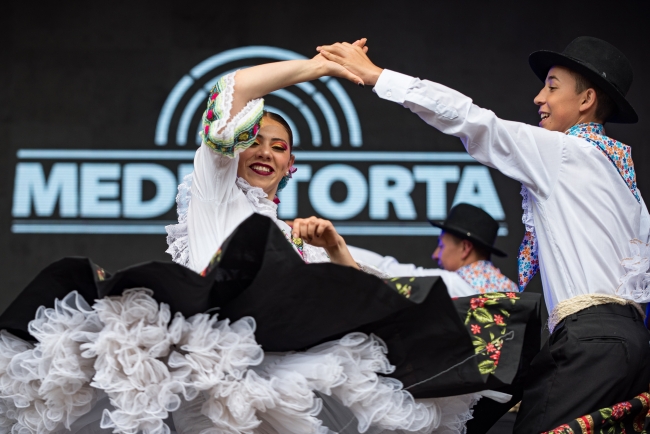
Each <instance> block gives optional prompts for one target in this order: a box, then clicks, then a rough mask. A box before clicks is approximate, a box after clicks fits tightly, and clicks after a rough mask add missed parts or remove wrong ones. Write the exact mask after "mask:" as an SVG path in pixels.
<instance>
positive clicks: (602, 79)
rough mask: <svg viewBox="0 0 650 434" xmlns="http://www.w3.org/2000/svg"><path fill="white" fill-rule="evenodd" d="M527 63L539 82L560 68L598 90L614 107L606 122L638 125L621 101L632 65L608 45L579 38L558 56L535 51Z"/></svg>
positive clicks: (624, 101) (595, 40)
mask: <svg viewBox="0 0 650 434" xmlns="http://www.w3.org/2000/svg"><path fill="white" fill-rule="evenodd" d="M528 63H530V67H531V68H532V69H533V72H534V73H535V75H537V77H539V79H540V80H542V81H546V75H547V74H548V71H549V70H550V69H551V68H552V67H554V66H564V67H565V68H569V69H571V70H573V71H575V72H577V73H578V74H580V75H582V76H584V77H585V78H586V79H587V80H589V81H591V82H592V83H593V84H594V85H595V86H598V87H599V88H600V89H601V90H602V91H603V92H605V93H606V94H607V95H608V96H609V97H610V98H611V99H612V101H613V102H614V105H615V106H616V110H614V112H613V113H612V114H611V115H610V116H609V118H607V119H606V121H608V122H614V123H621V124H634V123H637V122H638V121H639V116H638V115H637V114H636V111H635V110H634V108H633V107H632V105H631V104H630V103H629V102H628V101H627V100H626V99H625V95H627V92H628V91H629V90H630V86H631V85H632V79H633V76H634V74H633V72H632V65H631V64H630V61H629V60H628V59H627V57H625V55H624V54H623V53H621V52H620V51H619V50H618V49H617V48H616V47H614V46H613V45H612V44H610V43H608V42H605V41H603V40H601V39H598V38H592V37H590V36H580V37H579V38H576V39H574V40H573V41H572V42H571V43H570V44H569V45H568V46H567V47H566V48H565V49H564V51H563V52H561V53H556V52H555V51H546V50H541V51H535V52H534V53H532V54H531V55H530V57H529V58H528Z"/></svg>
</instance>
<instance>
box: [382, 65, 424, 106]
mask: <svg viewBox="0 0 650 434" xmlns="http://www.w3.org/2000/svg"><path fill="white" fill-rule="evenodd" d="M416 80H417V79H416V78H413V77H411V76H410V75H405V74H400V73H399V72H395V71H391V70H390V69H384V70H383V71H382V73H381V75H379V79H378V80H377V83H376V84H375V87H374V88H373V89H372V90H373V92H375V93H376V94H377V95H379V97H380V98H383V99H387V100H389V101H393V102H396V103H399V104H404V101H405V100H406V94H407V93H408V91H409V88H411V87H412V86H413V84H414V82H415V81H416Z"/></svg>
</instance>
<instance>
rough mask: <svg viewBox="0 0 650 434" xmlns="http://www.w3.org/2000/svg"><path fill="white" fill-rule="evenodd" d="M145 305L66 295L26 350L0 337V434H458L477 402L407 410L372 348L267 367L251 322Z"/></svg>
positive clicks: (336, 344)
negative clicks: (101, 433)
mask: <svg viewBox="0 0 650 434" xmlns="http://www.w3.org/2000/svg"><path fill="white" fill-rule="evenodd" d="M151 294H152V292H151V291H150V290H148V289H131V290H128V291H125V292H124V293H123V295H121V296H119V297H106V298H104V299H101V300H97V301H96V302H95V304H94V305H93V306H92V308H91V307H90V306H88V305H87V304H86V303H85V302H84V300H83V299H82V298H81V297H80V296H79V295H78V294H77V293H76V292H72V293H70V294H69V295H68V296H66V297H65V298H64V299H63V300H61V301H58V300H57V301H56V303H55V307H54V308H53V309H45V308H40V309H39V310H38V313H37V316H36V319H35V320H33V321H32V322H31V323H30V325H29V330H30V333H31V334H32V335H33V336H34V337H35V338H36V339H37V340H38V342H37V343H36V344H35V345H32V344H30V343H28V342H25V341H23V340H21V339H18V338H17V337H15V336H12V335H10V334H9V333H6V332H5V331H2V332H0V433H3V434H4V433H12V434H13V433H16V434H32V433H38V434H50V433H58V432H62V431H63V430H64V429H65V430H73V431H74V432H81V433H91V432H97V431H98V430H99V429H111V430H112V431H113V432H114V433H124V434H136V433H139V432H142V433H149V434H167V433H170V428H169V427H168V426H167V425H166V424H165V422H164V421H165V419H166V418H167V417H168V416H169V415H170V413H171V414H172V415H173V421H174V425H175V429H176V431H177V432H179V433H187V434H190V433H192V434H197V433H201V434H208V433H210V434H217V433H220V434H223V433H232V434H236V433H250V434H266V433H274V434H277V433H282V434H287V433H288V434H306V433H317V434H327V433H330V432H333V431H334V430H336V431H340V432H357V430H358V432H368V433H377V432H383V431H386V432H405V433H407V432H408V433H413V432H418V433H431V432H455V433H460V432H463V430H464V424H465V421H466V420H467V419H469V418H470V417H471V410H470V409H471V406H473V404H474V403H475V401H476V399H477V398H478V395H464V396H462V397H450V398H436V399H427V400H415V399H414V398H413V397H412V396H411V394H410V393H408V392H407V391H405V390H403V388H402V384H401V383H400V382H399V381H397V380H395V379H392V378H388V377H384V376H383V375H382V374H388V373H390V372H392V371H393V369H394V368H393V366H391V365H390V363H389V362H388V359H387V358H386V351H387V350H386V346H385V344H384V343H383V342H382V341H381V340H380V339H378V338H377V337H375V336H367V335H365V334H362V333H351V334H349V335H347V336H345V337H344V338H342V339H340V340H338V341H333V342H329V343H326V344H322V345H319V346H317V347H314V348H312V349H309V350H307V351H305V352H301V353H287V354H266V355H265V354H264V353H263V351H262V349H261V347H260V346H259V345H258V344H257V342H256V340H255V321H254V320H253V319H252V318H250V317H245V318H242V319H240V320H238V321H235V322H233V323H231V322H230V321H229V320H221V321H220V320H218V318H217V316H216V315H214V316H210V315H207V314H197V315H194V316H192V317H190V318H187V319H186V318H184V317H183V316H182V315H180V314H176V315H175V316H174V317H173V318H172V317H171V313H170V311H169V307H168V306H167V305H165V304H164V303H162V304H158V303H157V302H156V301H155V300H154V299H153V298H152V296H151ZM106 396H107V397H108V402H107V400H106V398H105V397H106ZM319 396H320V397H323V398H325V400H326V401H327V403H328V405H327V406H326V409H325V410H324V409H323V400H322V399H321V398H320V397H319ZM98 397H104V398H102V399H100V400H99V403H98V404H97V406H96V407H95V408H93V405H94V404H95V402H96V401H97V400H98ZM93 418H94V419H93ZM323 420H325V421H326V422H327V423H329V424H334V425H335V424H338V423H340V424H342V425H339V426H330V427H328V426H326V425H324V423H323ZM79 427H81V429H80V431H77V430H78V429H79ZM350 429H353V431H350ZM443 429H444V430H445V431H441V430H443Z"/></svg>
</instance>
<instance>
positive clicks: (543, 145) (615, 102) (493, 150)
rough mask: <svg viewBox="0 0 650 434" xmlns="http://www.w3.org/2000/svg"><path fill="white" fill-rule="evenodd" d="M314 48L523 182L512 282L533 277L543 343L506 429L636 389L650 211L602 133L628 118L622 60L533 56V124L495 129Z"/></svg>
mask: <svg viewBox="0 0 650 434" xmlns="http://www.w3.org/2000/svg"><path fill="white" fill-rule="evenodd" d="M319 51H320V52H321V53H322V54H324V55H325V56H326V57H327V58H328V59H330V60H334V61H336V62H338V63H340V64H341V65H344V66H345V67H346V68H348V70H349V71H351V72H352V73H354V74H356V75H357V76H359V77H360V78H361V79H362V80H363V81H364V83H365V84H370V85H375V88H374V90H375V92H376V93H377V94H378V95H379V96H380V97H381V98H384V99H388V100H391V101H394V102H397V103H399V104H402V105H403V106H404V107H406V108H409V109H410V110H411V111H413V112H414V113H416V114H418V115H419V116H420V117H421V118H422V119H423V120H424V121H425V122H427V123H428V124H430V125H432V126H434V127H435V128H437V129H439V130H440V131H442V132H444V133H447V134H452V135H455V136H458V137H460V138H461V140H462V142H463V144H464V145H465V148H466V149H467V151H468V152H469V153H470V155H472V157H474V158H475V159H476V160H478V161H479V162H481V163H483V164H486V165H489V166H491V167H494V168H496V169H498V170H500V171H501V172H502V173H504V174H505V175H507V176H509V177H511V178H513V179H515V180H517V181H520V182H522V184H523V188H522V196H523V197H524V203H523V205H524V221H525V222H526V228H527V233H526V237H525V239H524V242H523V244H522V248H521V250H520V258H519V263H520V287H521V288H522V289H523V288H525V286H526V284H527V282H528V281H529V280H530V278H531V277H532V276H533V275H534V274H535V272H536V271H537V268H538V267H539V268H540V269H541V277H542V281H543V285H544V295H545V299H546V303H547V305H548V308H549V310H552V313H551V318H550V320H549V328H550V329H551V331H552V335H551V337H550V338H549V340H548V342H547V343H546V345H545V346H544V348H543V349H542V351H541V353H540V354H539V355H538V356H537V357H536V358H535V360H534V361H533V364H532V366H531V368H532V369H531V370H532V372H533V375H532V377H530V378H529V379H528V380H527V384H526V388H525V392H524V398H523V402H522V407H521V409H520V412H519V415H518V418H517V423H516V426H515V431H516V432H519V433H533V432H540V431H544V430H548V429H552V428H554V427H556V426H558V425H560V424H561V423H564V422H565V421H568V420H570V419H573V418H575V417H577V416H580V415H581V414H585V413H588V412H590V411H592V410H594V409H598V408H602V407H606V406H608V405H611V404H612V403H615V402H618V401H623V400H626V399H631V398H632V397H634V396H635V395H637V394H639V393H641V392H644V391H647V388H648V380H649V379H650V365H649V364H648V361H649V360H650V348H649V347H648V337H649V335H648V331H647V330H646V329H645V327H644V326H643V322H642V314H641V313H640V312H639V310H638V305H635V304H633V302H632V301H636V302H646V301H648V299H650V297H648V288H647V287H646V286H645V284H643V283H640V284H639V285H638V286H636V281H637V279H638V275H644V274H645V271H646V270H644V269H641V267H636V268H633V265H632V264H633V263H635V262H636V263H638V262H640V261H647V253H646V252H647V245H646V244H645V243H647V242H648V241H649V232H650V230H649V229H650V216H649V215H648V211H647V209H646V206H645V204H644V202H643V199H642V198H641V194H640V192H639V191H638V189H637V187H636V179H635V173H634V166H633V163H632V158H631V155H630V148H629V147H628V146H626V145H624V144H622V143H620V142H618V141H616V140H614V139H612V138H610V137H608V136H606V135H605V130H604V128H603V124H604V123H605V122H606V121H609V122H621V123H634V122H637V120H638V118H637V115H636V113H635V111H634V109H633V108H632V106H631V105H630V104H629V102H627V100H626V99H625V95H626V93H627V91H628V90H629V88H630V85H631V83H632V67H631V65H630V63H629V61H628V60H627V59H626V58H625V56H624V55H623V54H622V53H621V52H620V51H619V50H617V49H616V48H615V47H613V46H612V45H610V44H608V43H607V42H605V41H602V40H599V39H596V38H590V37H580V38H577V39H576V40H574V41H573V42H571V44H569V45H568V46H567V48H566V49H565V51H564V52H562V53H555V52H551V51H538V52H535V53H533V54H532V55H531V56H530V65H531V67H532V69H533V71H534V72H535V74H536V75H537V76H538V77H539V78H540V79H541V80H542V81H543V82H544V87H543V89H542V90H541V91H540V93H539V94H538V95H537V97H536V98H535V104H536V105H537V106H538V107H539V113H540V117H541V121H540V123H539V126H540V127H541V128H536V127H533V126H530V125H524V124H521V123H516V122H509V121H504V120H501V119H499V118H498V117H497V116H496V115H495V114H494V113H493V112H491V111H489V110H485V109H482V108H480V107H477V106H476V105H474V104H473V103H472V100H471V99H470V98H468V97H466V96H464V95H462V94H461V93H459V92H457V91H454V90H452V89H449V88H447V87H445V86H442V85H440V84H438V83H434V82H430V81H426V80H420V79H417V78H413V77H409V76H406V75H403V74H399V73H396V72H392V71H389V70H383V69H381V68H379V67H377V66H376V65H374V64H373V63H372V62H371V61H370V59H369V58H368V57H367V56H366V54H365V53H364V52H363V51H362V50H360V49H358V48H355V47H353V46H352V45H350V44H338V43H337V44H334V45H329V46H323V47H319ZM626 258H627V259H626ZM630 258H631V259H630Z"/></svg>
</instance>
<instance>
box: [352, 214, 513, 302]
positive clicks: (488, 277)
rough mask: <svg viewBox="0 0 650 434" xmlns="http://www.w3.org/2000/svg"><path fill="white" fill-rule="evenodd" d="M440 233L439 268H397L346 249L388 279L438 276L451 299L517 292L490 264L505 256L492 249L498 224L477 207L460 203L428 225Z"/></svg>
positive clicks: (379, 258)
mask: <svg viewBox="0 0 650 434" xmlns="http://www.w3.org/2000/svg"><path fill="white" fill-rule="evenodd" d="M430 223H431V224H432V225H433V226H436V227H439V228H441V229H442V232H441V233H440V236H439V237H438V245H437V247H436V249H435V251H434V252H433V255H432V258H433V260H435V261H437V262H438V267H440V268H423V267H416V266H415V265H413V264H400V263H399V262H398V261H397V260H396V259H395V258H393V257H391V256H381V255H379V254H377V253H375V252H371V251H369V250H365V249H361V248H359V247H354V246H349V249H350V253H352V255H353V256H354V257H355V258H357V259H358V260H361V261H363V263H364V264H369V265H372V266H373V267H375V268H377V269H378V270H380V271H382V272H383V273H386V274H387V275H389V276H393V277H398V276H441V277H442V278H443V280H444V281H445V285H446V286H447V289H448V290H449V294H450V295H451V296H452V297H462V296H466V295H472V294H479V293H480V294H484V293H486V292H496V291H505V292H508V291H511V292H519V289H518V288H517V285H516V284H515V282H513V281H512V280H510V279H508V277H506V276H505V275H504V274H503V273H501V270H499V269H498V268H497V267H495V266H494V264H492V262H491V261H490V256H491V254H492V253H494V254H495V255H497V256H507V255H506V253H505V252H503V251H502V250H499V249H497V248H496V247H494V243H495V242H496V238H497V232H498V230H499V223H498V222H497V221H496V220H494V219H493V218H492V217H491V216H490V215H489V214H488V213H486V212H485V211H483V210H482V209H481V208H478V207H476V206H473V205H470V204H467V203H460V204H458V205H456V206H454V207H453V208H452V209H451V210H449V215H448V216H447V218H446V219H445V221H442V222H435V221H430Z"/></svg>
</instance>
